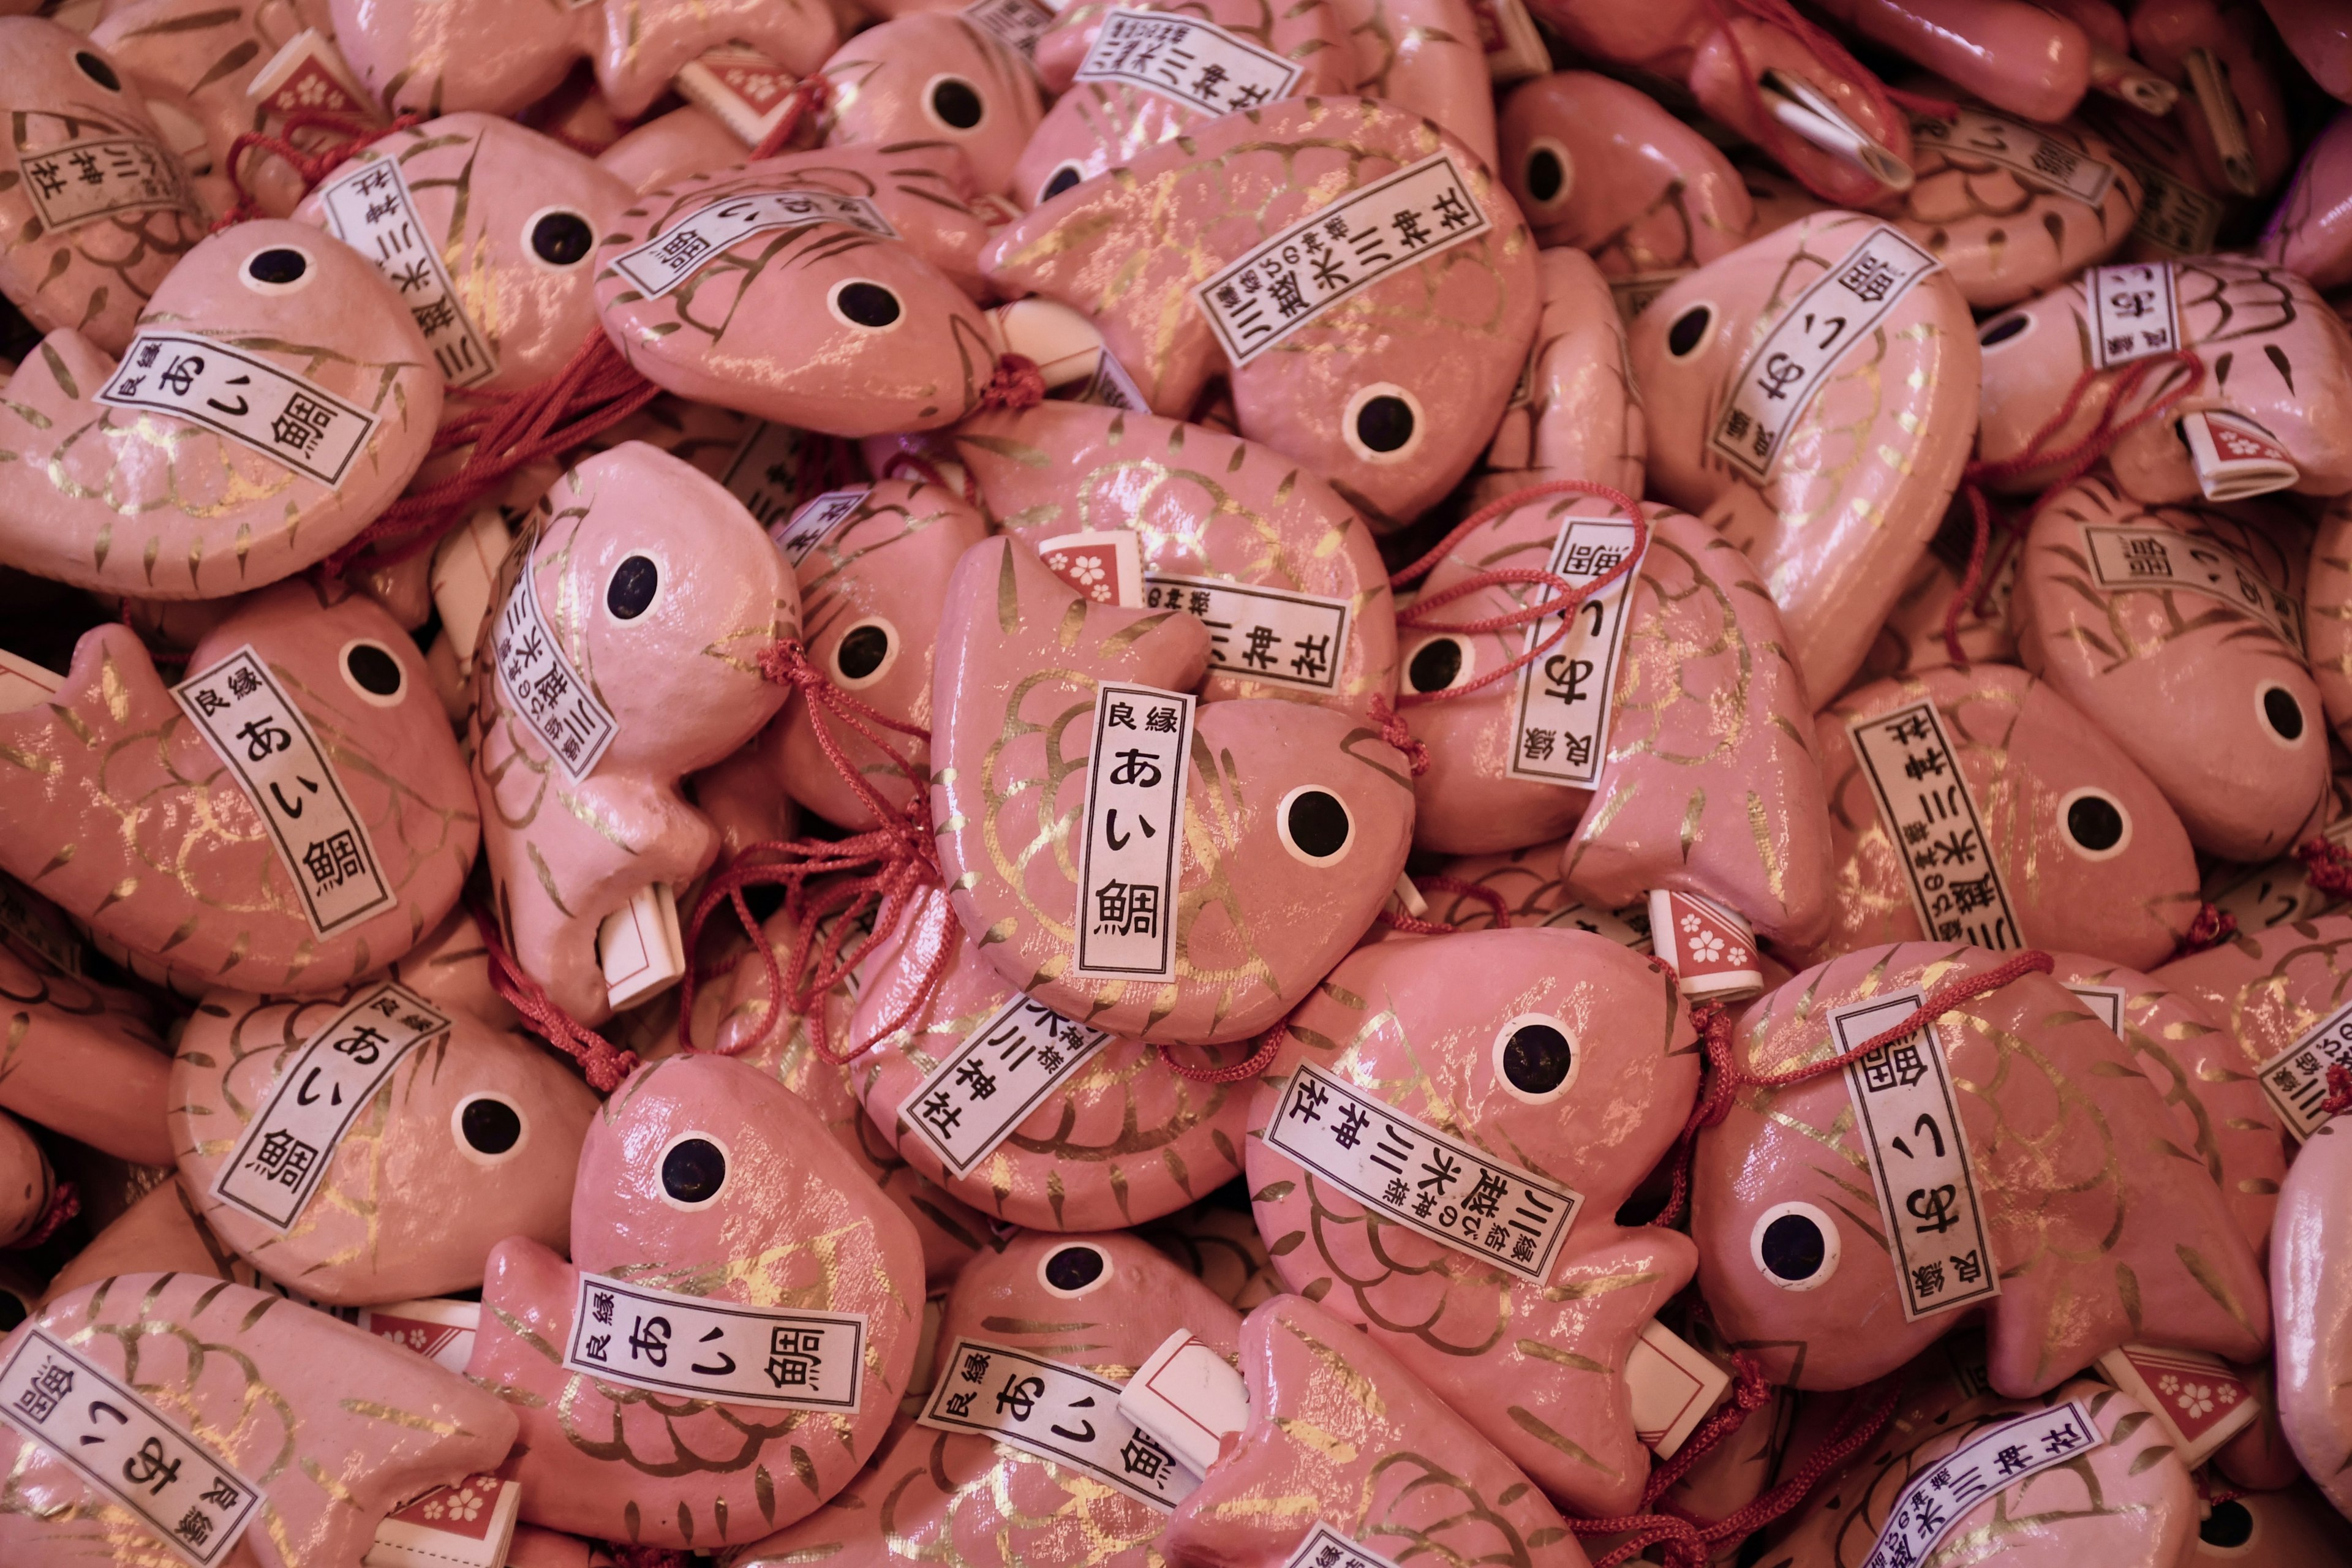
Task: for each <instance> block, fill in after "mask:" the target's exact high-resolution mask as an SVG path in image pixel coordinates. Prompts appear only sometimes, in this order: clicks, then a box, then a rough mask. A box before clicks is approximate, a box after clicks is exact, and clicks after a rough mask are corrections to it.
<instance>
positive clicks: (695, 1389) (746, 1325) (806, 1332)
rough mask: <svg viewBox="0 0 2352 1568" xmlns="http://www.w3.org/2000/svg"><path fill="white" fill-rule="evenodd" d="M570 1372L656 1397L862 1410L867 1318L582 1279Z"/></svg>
mask: <svg viewBox="0 0 2352 1568" xmlns="http://www.w3.org/2000/svg"><path fill="white" fill-rule="evenodd" d="M563 1365H564V1368H565V1370H566V1371H570V1372H584V1373H588V1374H589V1375H590V1376H592V1377H599V1378H603V1379H604V1380H605V1381H606V1382H608V1383H620V1384H627V1385H628V1386H629V1387H631V1388H643V1389H649V1390H651V1391H653V1392H654V1393H656V1394H686V1395H688V1396H689V1397H691V1398H695V1399H712V1400H718V1401H719V1402H720V1403H722V1404H727V1405H778V1406H782V1407H783V1408H785V1409H790V1410H846V1411H855V1410H856V1408H857V1400H858V1395H859V1394H860V1393H861V1392H862V1391H863V1389H864V1386H865V1383H866V1314H864V1313H863V1312H820V1311H817V1310H814V1309H802V1310H793V1311H781V1310H768V1309H765V1308H761V1307H750V1306H745V1305H744V1304H743V1303H741V1302H740V1301H713V1300H709V1299H708V1298H706V1297H701V1296H677V1295H673V1294H671V1293H670V1292H669V1291H667V1290H650V1289H646V1287H644V1286H642V1285H629V1284H625V1283H623V1282H622V1281H621V1280H618V1279H606V1278H604V1276H603V1275H601V1274H584V1273H583V1275H581V1276H580V1302H579V1310H577V1311H575V1312H574V1313H572V1338H571V1340H570V1341H569V1342H567V1343H566V1344H565V1346H564V1350H563Z"/></svg>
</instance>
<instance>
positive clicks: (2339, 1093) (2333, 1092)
mask: <svg viewBox="0 0 2352 1568" xmlns="http://www.w3.org/2000/svg"><path fill="white" fill-rule="evenodd" d="M2347 1110H2352V1068H2347V1067H2346V1066H2345V1065H2344V1064H2343V1063H2342V1062H2329V1063H2328V1064H2327V1098H2326V1099H2325V1100H2321V1101H2320V1102H2319V1113H2320V1114H2321V1115H2322V1116H2341V1115H2343V1114H2344V1113H2345V1112H2346V1111H2347Z"/></svg>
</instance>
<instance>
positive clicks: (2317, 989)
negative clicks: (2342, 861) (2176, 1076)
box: [2154, 913, 2352, 1077]
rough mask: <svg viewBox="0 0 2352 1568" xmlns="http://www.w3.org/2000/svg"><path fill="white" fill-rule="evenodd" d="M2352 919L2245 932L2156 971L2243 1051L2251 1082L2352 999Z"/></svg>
mask: <svg viewBox="0 0 2352 1568" xmlns="http://www.w3.org/2000/svg"><path fill="white" fill-rule="evenodd" d="M2347 958H2352V916H2347V915H2345V914H2342V913H2331V914H2322V915H2317V916H2315V917H2313V918H2311V919H2309V920H2297V921H2288V922H2285V923H2284V924H2280V925H2274V926H2272V927H2270V928H2269V929H2268V930H2266V931H2244V932H2241V933H2239V934H2238V935H2237V936H2235V937H2233V938H2231V940H2230V941H2228V942H2222V943H2221V944H2220V945H2219V946H2217V947H2211V948H2208V949H2207V950H2206V951H2205V952H2200V953H2196V954H2194V955H2192V956H2190V957H2188V958H2182V959H2178V960H2176V961H2174V962H2173V963H2168V964H2166V965H2165V966H2164V967H2163V968H2161V969H2158V970H2157V971H2155V972H2154V978H2155V979H2156V981H2157V982H2158V984H2163V985H2168V986H2170V987H2171V988H2172V989H2173V990H2175V991H2178V992H2179V993H2180V994H2183V995H2185V996H2187V997H2189V999H2190V1000H2192V1001H2193V1002H2195V1003H2196V1004H2197V1005H2198V1006H2199V1007H2200V1008H2201V1009H2203V1011H2204V1014H2205V1016H2206V1017H2207V1018H2209V1019H2210V1020H2211V1021H2212V1022H2213V1023H2214V1024H2215V1025H2217V1026H2220V1027H2221V1029H2222V1031H2223V1032H2224V1034H2225V1035H2226V1037H2228V1038H2229V1039H2230V1040H2231V1041H2232V1042H2234V1043H2235V1045H2236V1047H2237V1049H2236V1053H2235V1055H2236V1061H2235V1064H2234V1065H2235V1068H2236V1070H2238V1071H2240V1072H2243V1073H2245V1074H2247V1075H2249V1077H2252V1075H2254V1074H2257V1073H2259V1072H2260V1071H2261V1070H2262V1068H2263V1063H2265V1062H2267V1061H2269V1060H2270V1059H2271V1058H2273V1057H2275V1056H2277V1055H2278V1054H2279V1053H2280V1052H2282V1051H2284V1050H2285V1049H2287V1048H2288V1047H2290V1046H2293V1045H2294V1044H2295V1043H2296V1042H2297V1041H2299V1040H2301V1039H2303V1038H2304V1037H2305V1036H2306V1035H2309V1034H2311V1033H2312V1032H2313V1031H2314V1030H2315V1029H2316V1028H2317V1027H2318V1026H2320V1025H2321V1024H2322V1023H2324V1022H2325V1021H2326V1019H2327V1018H2328V1017H2330V1016H2333V1015H2334V1014H2335V1013H2336V1010H2337V1009H2338V1008H2340V1007H2342V1006H2343V1005H2345V1003H2346V1002H2347V1001H2352V978H2347V962H2346V961H2347Z"/></svg>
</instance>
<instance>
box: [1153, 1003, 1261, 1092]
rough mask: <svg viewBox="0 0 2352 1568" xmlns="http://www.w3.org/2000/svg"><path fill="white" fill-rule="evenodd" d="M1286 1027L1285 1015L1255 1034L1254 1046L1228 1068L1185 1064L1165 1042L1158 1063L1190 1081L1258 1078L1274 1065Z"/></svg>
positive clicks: (1228, 1081) (1237, 1080)
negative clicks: (1252, 1049) (1256, 1037)
mask: <svg viewBox="0 0 2352 1568" xmlns="http://www.w3.org/2000/svg"><path fill="white" fill-rule="evenodd" d="M1289 1027H1290V1021H1289V1020H1288V1019H1287V1018H1286V1019H1284V1020H1283V1021H1282V1022H1281V1023H1279V1024H1276V1026H1274V1027H1273V1028H1271V1029H1268V1030H1267V1031H1266V1032H1265V1034H1264V1035H1263V1036H1261V1037H1259V1039H1258V1042H1257V1049H1255V1050H1254V1051H1252V1052H1251V1053H1250V1054H1249V1058H1248V1059H1247V1060H1245V1061H1238V1062H1235V1063H1234V1065H1233V1066H1231V1067H1229V1068H1196V1067H1187V1066H1185V1065H1184V1064H1183V1063H1182V1062H1180V1061H1178V1060H1177V1059H1176V1049H1175V1047H1173V1046H1165V1045H1163V1046H1161V1047H1160V1065H1161V1066H1163V1067H1165V1068H1167V1069H1168V1070H1169V1071H1170V1072H1172V1073H1174V1074H1175V1075H1176V1076H1177V1077H1178V1078H1188V1079H1192V1081H1193V1082H1194V1083H1240V1082H1241V1081H1242V1080H1244V1079H1253V1078H1256V1077H1258V1076H1259V1075H1260V1074H1262V1073H1264V1072H1265V1069H1266V1068H1270V1067H1272V1066H1273V1065H1274V1058H1276V1056H1277V1055H1278V1054H1280V1052H1281V1050H1282V1037H1283V1035H1284V1033H1285V1032H1286V1030H1288V1029H1289Z"/></svg>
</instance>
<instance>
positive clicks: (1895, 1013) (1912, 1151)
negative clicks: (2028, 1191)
mask: <svg viewBox="0 0 2352 1568" xmlns="http://www.w3.org/2000/svg"><path fill="white" fill-rule="evenodd" d="M1925 999H1926V998H1925V996H1924V995H1923V994H1922V993H1921V992H1920V991H1919V990H1918V989H1917V988H1916V987H1914V988H1913V989H1911V990H1907V991H1896V992H1890V993H1888V994H1885V995H1881V996H1874V997H1872V998H1871V999H1870V1000H1868V1001H1866V1002H1855V1003H1852V1004H1849V1005H1846V1006H1843V1007H1840V1008H1836V1009H1834V1010H1833V1011H1832V1013H1831V1014H1830V1016H1829V1025H1830V1036H1831V1038H1832V1041H1833V1042H1834V1043H1835V1045H1836V1047H1837V1050H1838V1053H1839V1054H1840V1055H1843V1054H1844V1053H1845V1052H1847V1051H1850V1050H1852V1049H1853V1047H1856V1046H1858V1045H1860V1044H1862V1042H1863V1041H1864V1040H1867V1039H1869V1038H1870V1037H1872V1036H1874V1035H1877V1034H1880V1033H1883V1032H1884V1031H1885V1030H1887V1029H1891V1028H1893V1027H1894V1026H1895V1025H1897V1024H1899V1023H1901V1022H1902V1021H1903V1020H1904V1019H1905V1018H1906V1017H1908V1016H1911V1015H1912V1014H1913V1013H1915V1012H1916V1011H1917V1010H1918V1008H1919V1005H1920V1004H1921V1003H1922V1002H1923V1001H1924V1000H1925ZM1845 1087H1846V1093H1847V1094H1848V1095H1850V1096H1852V1097H1853V1108H1854V1116H1855V1122H1856V1125H1857V1126H1858V1128H1859V1129H1860V1131H1861V1132H1862V1141H1863V1146H1864V1149H1866V1150H1867V1151H1868V1152H1869V1155H1870V1176H1871V1184H1872V1185H1873V1186H1874V1187H1875V1188H1877V1191H1878V1213H1879V1216H1880V1218H1881V1219H1883V1220H1884V1221H1885V1225H1886V1235H1887V1238H1888V1240H1890V1241H1891V1242H1893V1243H1894V1247H1893V1261H1894V1265H1895V1279H1896V1282H1897V1283H1898V1284H1899V1285H1900V1286H1901V1288H1902V1293H1903V1319H1904V1321H1906V1322H1914V1321H1917V1320H1918V1319H1921V1318H1924V1317H1927V1316H1928V1315H1929V1314H1931V1313H1935V1312H1948V1311H1950V1310H1952V1309H1954V1308H1956V1307H1964V1306H1968V1305H1969V1304H1970V1303H1972V1302H1977V1301H1982V1300H1989V1299H1990V1298H1992V1297H1994V1296H1998V1295H2000V1269H1999V1268H1996V1267H1994V1265H1993V1256H1992V1247H1991V1246H1990V1243H1989V1241H1988V1238H1987V1236H1986V1232H1985V1219H1984V1205H1983V1202H1982V1201H1981V1200H1980V1198H1979V1195H1978V1192H1977V1177H1976V1165H1975V1163H1974V1162H1973V1161H1972V1160H1971V1159H1970V1158H1969V1142H1968V1136H1967V1134H1966V1132H1965V1131H1962V1129H1961V1126H1960V1111H1959V1105H1958V1101H1957V1100H1956V1099H1955V1098H1954V1096H1953V1093H1952V1074H1951V1068H1950V1067H1949V1066H1948V1064H1947V1063H1946V1061H1945V1060H1944V1044H1943V1041H1942V1039H1941V1038H1939V1037H1937V1033H1936V1026H1935V1025H1933V1024H1927V1025H1926V1026H1922V1027H1921V1028H1919V1029H1917V1030H1916V1031H1914V1032H1913V1033H1911V1034H1909V1035H1906V1036H1905V1037H1903V1038H1901V1039H1899V1040H1895V1041H1892V1042H1890V1043H1889V1044H1886V1045H1883V1046H1881V1047H1878V1048H1877V1049H1876V1050H1874V1051H1872V1052H1871V1053H1870V1054H1869V1055H1867V1056H1865V1057H1864V1058H1861V1059H1860V1060H1859V1061H1853V1062H1849V1063H1847V1064H1846V1069H1845Z"/></svg>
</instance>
